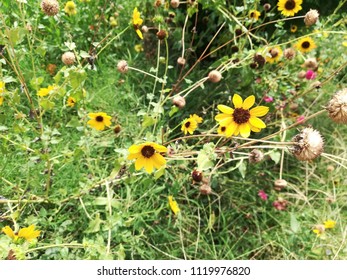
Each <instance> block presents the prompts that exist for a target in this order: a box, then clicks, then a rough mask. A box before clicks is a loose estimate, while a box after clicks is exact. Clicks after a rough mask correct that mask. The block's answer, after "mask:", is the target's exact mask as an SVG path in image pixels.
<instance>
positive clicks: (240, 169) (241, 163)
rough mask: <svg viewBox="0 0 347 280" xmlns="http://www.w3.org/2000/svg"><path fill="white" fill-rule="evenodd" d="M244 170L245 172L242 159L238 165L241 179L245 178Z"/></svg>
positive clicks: (245, 165) (245, 167) (245, 166)
mask: <svg viewBox="0 0 347 280" xmlns="http://www.w3.org/2000/svg"><path fill="white" fill-rule="evenodd" d="M246 170H247V164H246V163H245V162H244V160H243V159H242V160H241V161H240V164H239V171H240V174H241V176H242V178H245V177H246Z"/></svg>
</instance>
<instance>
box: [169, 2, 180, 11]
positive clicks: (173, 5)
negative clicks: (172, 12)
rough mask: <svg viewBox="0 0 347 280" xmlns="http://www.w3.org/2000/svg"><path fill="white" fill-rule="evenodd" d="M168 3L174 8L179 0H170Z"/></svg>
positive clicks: (178, 3)
mask: <svg viewBox="0 0 347 280" xmlns="http://www.w3.org/2000/svg"><path fill="white" fill-rule="evenodd" d="M170 5H171V7H172V8H175V9H176V8H178V6H179V5H180V1H179V0H171V2H170Z"/></svg>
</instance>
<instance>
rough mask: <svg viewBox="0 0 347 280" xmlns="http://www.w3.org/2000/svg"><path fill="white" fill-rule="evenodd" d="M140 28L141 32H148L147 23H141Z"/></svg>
mask: <svg viewBox="0 0 347 280" xmlns="http://www.w3.org/2000/svg"><path fill="white" fill-rule="evenodd" d="M141 30H142V32H143V33H147V32H148V27H147V25H142V27H141Z"/></svg>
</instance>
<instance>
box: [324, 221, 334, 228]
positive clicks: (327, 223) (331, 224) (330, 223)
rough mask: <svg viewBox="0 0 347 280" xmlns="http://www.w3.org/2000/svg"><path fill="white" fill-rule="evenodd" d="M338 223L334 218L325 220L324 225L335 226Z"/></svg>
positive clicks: (327, 226) (326, 226)
mask: <svg viewBox="0 0 347 280" xmlns="http://www.w3.org/2000/svg"><path fill="white" fill-rule="evenodd" d="M335 225H336V222H335V221H333V220H327V221H325V222H324V227H325V228H326V229H327V228H334V227H335Z"/></svg>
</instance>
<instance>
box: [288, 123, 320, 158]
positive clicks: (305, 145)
mask: <svg viewBox="0 0 347 280" xmlns="http://www.w3.org/2000/svg"><path fill="white" fill-rule="evenodd" d="M292 141H293V142H295V144H293V148H292V153H293V154H294V156H295V157H296V158H297V159H298V160H306V161H309V160H313V159H315V158H316V157H318V156H319V155H320V154H321V153H322V152H323V148H324V140H323V137H322V135H321V134H320V133H319V131H318V130H315V129H313V128H311V127H306V128H304V129H303V130H302V131H301V132H300V133H299V134H297V135H295V136H294V137H293V139H292Z"/></svg>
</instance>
